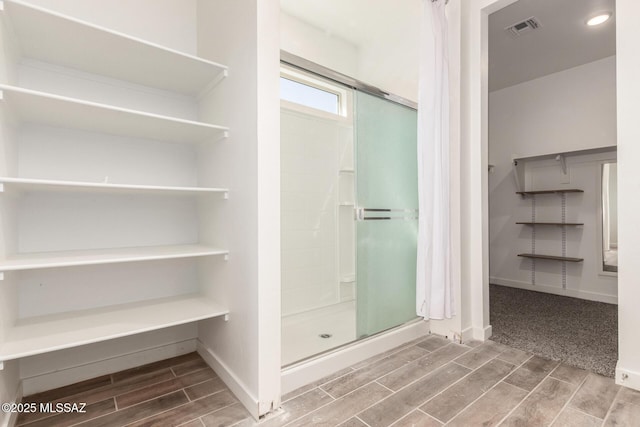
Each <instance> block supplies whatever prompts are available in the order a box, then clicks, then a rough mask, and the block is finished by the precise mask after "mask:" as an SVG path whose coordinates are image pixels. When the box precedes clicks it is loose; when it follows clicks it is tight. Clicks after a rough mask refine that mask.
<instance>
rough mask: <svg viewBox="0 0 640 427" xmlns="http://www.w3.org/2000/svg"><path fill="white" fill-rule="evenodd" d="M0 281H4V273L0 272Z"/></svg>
mask: <svg viewBox="0 0 640 427" xmlns="http://www.w3.org/2000/svg"><path fill="white" fill-rule="evenodd" d="M0 280H4V272H0Z"/></svg>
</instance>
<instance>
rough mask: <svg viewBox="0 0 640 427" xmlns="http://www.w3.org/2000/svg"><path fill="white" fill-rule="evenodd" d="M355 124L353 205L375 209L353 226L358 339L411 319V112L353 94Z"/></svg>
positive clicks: (414, 204)
mask: <svg viewBox="0 0 640 427" xmlns="http://www.w3.org/2000/svg"><path fill="white" fill-rule="evenodd" d="M355 127H356V184H357V204H358V207H359V208H360V209H375V210H374V211H367V210H365V211H362V213H361V218H360V220H359V221H358V225H357V301H358V304H357V335H358V337H363V336H368V335H371V334H375V333H377V332H380V331H383V330H385V329H389V328H392V327H394V326H397V325H400V324H402V323H404V322H407V321H409V320H411V319H413V318H415V317H416V314H415V280H416V242H417V230H418V228H417V219H415V217H416V212H417V209H418V172H417V158H416V151H417V148H416V143H417V129H416V128H417V114H416V111H415V110H412V109H410V108H407V107H403V106H401V105H398V104H395V103H393V102H390V101H386V100H383V99H380V98H376V97H373V96H370V95H367V94H363V93H360V92H357V94H356V126H355ZM386 209H389V210H390V211H384V210H386ZM380 210H382V211H380ZM372 217H378V218H379V219H370V218H372ZM382 218H384V219H382Z"/></svg>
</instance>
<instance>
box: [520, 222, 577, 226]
mask: <svg viewBox="0 0 640 427" xmlns="http://www.w3.org/2000/svg"><path fill="white" fill-rule="evenodd" d="M516 224H519V225H567V226H578V225H584V223H583V222H516Z"/></svg>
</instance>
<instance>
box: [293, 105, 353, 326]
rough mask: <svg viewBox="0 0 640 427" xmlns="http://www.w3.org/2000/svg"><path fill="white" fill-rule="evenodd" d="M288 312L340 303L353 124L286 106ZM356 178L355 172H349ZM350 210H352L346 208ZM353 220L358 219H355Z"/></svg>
mask: <svg viewBox="0 0 640 427" xmlns="http://www.w3.org/2000/svg"><path fill="white" fill-rule="evenodd" d="M280 111H281V115H280V120H281V125H282V136H281V153H282V154H281V159H282V162H281V167H282V175H281V176H282V177H281V185H282V194H281V198H282V202H281V203H282V314H283V315H284V316H286V315H288V314H294V313H299V312H302V311H306V310H310V309H314V308H320V307H323V306H327V305H331V304H335V303H338V302H340V281H339V267H340V266H339V264H340V263H339V257H340V255H341V251H340V238H339V234H338V233H339V231H338V221H339V218H338V214H339V209H341V208H339V207H338V204H339V202H341V201H343V200H341V199H340V194H339V190H340V173H339V170H340V168H341V165H342V162H341V159H342V157H343V156H344V152H345V149H346V147H347V145H349V144H350V145H352V144H353V126H352V124H351V121H350V119H349V121H347V120H346V119H345V118H343V117H336V118H328V117H320V116H318V115H317V114H313V113H305V112H302V111H296V109H295V107H287V106H283V107H282V108H281V110H280ZM349 175H350V177H352V176H353V174H349ZM345 208H347V207H345ZM349 219H350V220H351V221H353V215H352V212H351V215H349Z"/></svg>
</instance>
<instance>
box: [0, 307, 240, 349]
mask: <svg viewBox="0 0 640 427" xmlns="http://www.w3.org/2000/svg"><path fill="white" fill-rule="evenodd" d="M228 313H229V311H228V310H227V309H225V308H223V307H221V306H219V305H217V304H215V303H213V302H211V301H209V300H208V299H206V298H204V297H202V296H199V295H187V296H180V297H171V298H162V299H156V300H150V301H144V302H136V303H129V304H122V305H116V306H111V307H105V308H96V309H90V310H82V311H74V312H67V313H62V314H53V315H47V316H39V317H33V318H28V319H22V320H19V321H18V322H17V323H16V324H15V325H14V326H13V327H10V328H8V330H7V333H6V335H5V337H4V341H3V343H2V344H0V361H6V360H13V359H18V358H21V357H28V356H33V355H36V354H42V353H47V352H50V351H55V350H62V349H65V348H72V347H77V346H80V345H85V344H91V343H96V342H100V341H106V340H110V339H114V338H120V337H125V336H128V335H134V334H139V333H143V332H148V331H154V330H157V329H163V328H168V327H171V326H176V325H181V324H185V323H190V322H195V321H198V320H203V319H210V318H213V317H218V316H224V315H226V314H228Z"/></svg>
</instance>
